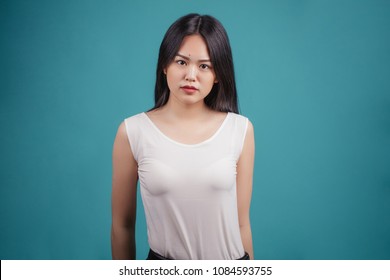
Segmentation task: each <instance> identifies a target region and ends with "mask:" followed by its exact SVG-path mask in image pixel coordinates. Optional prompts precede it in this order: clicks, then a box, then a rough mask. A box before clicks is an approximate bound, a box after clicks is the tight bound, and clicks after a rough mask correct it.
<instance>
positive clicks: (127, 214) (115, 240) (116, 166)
mask: <svg viewBox="0 0 390 280" xmlns="http://www.w3.org/2000/svg"><path fill="white" fill-rule="evenodd" d="M137 170H138V166H137V162H136V161H135V159H134V156H133V153H132V152H131V148H130V144H129V141H128V138H127V133H126V127H125V123H124V122H122V123H121V124H120V126H119V128H118V132H117V134H116V137H115V141H114V148H113V153H112V206H111V207H112V226H111V252H112V258H113V259H135V256H136V254H135V251H136V250H135V218H136V209H137V204H136V202H137V180H138V175H137Z"/></svg>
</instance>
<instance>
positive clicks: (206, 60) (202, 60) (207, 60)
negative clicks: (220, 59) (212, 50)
mask: <svg viewBox="0 0 390 280" xmlns="http://www.w3.org/2000/svg"><path fill="white" fill-rule="evenodd" d="M176 56H180V57H181V58H184V59H187V60H191V58H190V57H188V56H185V55H182V54H180V53H177V54H176ZM198 62H211V60H210V59H208V58H207V59H199V60H198Z"/></svg>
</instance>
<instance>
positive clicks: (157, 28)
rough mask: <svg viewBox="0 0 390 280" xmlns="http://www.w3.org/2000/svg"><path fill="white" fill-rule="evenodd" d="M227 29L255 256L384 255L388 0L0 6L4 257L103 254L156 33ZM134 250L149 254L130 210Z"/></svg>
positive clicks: (149, 90)
mask: <svg viewBox="0 0 390 280" xmlns="http://www.w3.org/2000/svg"><path fill="white" fill-rule="evenodd" d="M189 12H198V13H202V14H204V13H205V14H211V15H214V16H215V17H217V18H218V19H219V20H220V21H221V22H222V23H223V24H224V26H225V27H226V29H227V31H228V33H229V36H230V40H231V45H232V48H233V55H234V61H235V67H236V77H237V86H238V91H239V101H240V108H241V113H242V114H243V115H246V116H247V117H249V118H250V120H251V121H252V123H253V124H254V127H255V136H256V164H255V176H254V188H253V198H252V208H251V217H252V231H253V240H254V249H255V257H256V258H257V259H390V218H389V216H390V215H389V214H390V172H389V171H390V170H389V168H390V141H389V140H390V79H389V74H390V38H389V35H390V33H389V27H390V17H389V14H390V2H388V1H379V0H374V1H373V0H370V1H369V0H367V1H353V0H351V1H347V0H339V1H335V0H334V1H325V0H324V1H319V0H318V1H303V0H294V1H287V0H286V1H282V0H279V1H271V0H269V1H222V0H220V1H206V0H203V1H202V0H199V1H182V0H177V1H173V0H171V1H124V0H122V1H121V0H116V1H102V0H96V1H92V0H91V1H87V0H77V1H76V0H67V1H49V0H47V1H44V0H36V1H21V0H17V1H1V2H0V32H1V33H0V35H1V36H0V40H1V45H0V48H1V49H0V50H1V52H0V53H1V54H0V65H1V67H0V132H1V137H0V158H1V166H0V221H1V230H0V258H1V259H109V258H111V253H110V223H111V213H110V195H111V151H112V144H113V140H114V137H115V133H116V130H117V127H118V125H119V124H120V122H121V121H122V120H123V119H124V118H126V117H128V116H130V115H133V114H136V113H139V112H141V111H145V110H147V109H149V108H151V107H152V105H153V88H154V73H155V66H156V61H157V53H158V48H159V44H160V42H161V40H162V37H163V35H164V33H165V31H166V29H167V28H168V27H169V25H170V24H171V23H172V22H173V21H174V20H176V19H177V18H178V17H180V16H182V15H184V14H187V13H189ZM137 219H138V220H137V232H136V234H137V252H138V253H137V257H138V258H139V259H144V258H145V257H146V254H147V250H148V245H147V238H146V226H145V220H144V219H145V218H144V213H143V209H142V205H141V203H139V204H138V218H137Z"/></svg>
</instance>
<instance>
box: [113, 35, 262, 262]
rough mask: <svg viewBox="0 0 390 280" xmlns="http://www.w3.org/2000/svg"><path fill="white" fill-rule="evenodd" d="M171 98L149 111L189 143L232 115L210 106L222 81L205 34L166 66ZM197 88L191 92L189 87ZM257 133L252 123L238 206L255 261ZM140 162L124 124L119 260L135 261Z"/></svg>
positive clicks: (119, 145)
mask: <svg viewBox="0 0 390 280" xmlns="http://www.w3.org/2000/svg"><path fill="white" fill-rule="evenodd" d="M164 73H165V74H166V76H167V82H168V87H169V89H170V96H169V99H168V102H167V104H166V105H164V106H163V107H161V108H158V109H156V110H154V111H151V112H148V113H147V115H148V117H149V118H150V119H151V120H152V121H153V122H154V124H155V125H156V126H157V127H158V128H159V129H160V130H161V131H162V132H163V133H164V134H165V135H167V136H168V137H170V138H171V139H174V140H175V141H177V142H180V143H184V144H196V143H200V142H202V141H204V140H206V139H208V138H210V137H211V136H212V135H213V134H214V133H215V131H216V130H217V129H218V128H219V127H220V126H221V124H222V122H223V121H224V119H225V118H226V113H223V112H216V111H213V110H211V109H209V108H208V107H207V106H206V105H205V103H204V98H205V97H206V96H207V95H208V94H209V93H210V91H211V89H212V87H213V84H214V83H217V82H218V81H217V80H216V77H215V73H214V70H213V67H212V64H211V62H210V56H209V53H208V49H207V45H206V43H205V41H204V39H203V38H202V37H201V36H200V35H190V36H187V37H185V38H184V40H183V42H182V44H181V46H180V48H179V51H178V54H177V56H176V57H175V58H174V60H173V61H172V62H171V63H170V64H169V65H168V66H167V68H166V69H164ZM184 86H193V87H195V88H196V90H194V91H191V92H188V91H186V90H185V89H184V88H183V87H184ZM254 149H255V144H254V132H253V126H252V124H251V123H249V125H248V129H247V133H246V137H245V141H244V147H243V150H242V153H241V156H240V159H239V161H238V163H237V204H238V217H239V225H240V232H241V239H242V243H243V246H244V249H245V251H246V252H248V254H249V256H250V258H251V259H253V258H254V255H253V245H252V233H251V226H250V219H249V208H250V201H251V195H252V177H253V165H254V154H255V150H254ZM137 181H138V176H137V162H136V161H135V159H134V157H133V154H132V152H131V147H130V145H129V141H128V139H127V135H126V129H125V125H124V123H121V124H120V126H119V128H118V132H117V135H116V138H115V142H114V147H113V177H112V229H111V247H112V257H113V259H135V257H136V248H135V217H136V196H137V188H136V186H137Z"/></svg>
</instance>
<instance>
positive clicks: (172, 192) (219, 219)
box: [125, 113, 248, 260]
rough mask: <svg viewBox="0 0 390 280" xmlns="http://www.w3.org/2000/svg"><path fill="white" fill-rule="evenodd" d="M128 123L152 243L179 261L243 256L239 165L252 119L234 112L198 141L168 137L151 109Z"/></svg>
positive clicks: (154, 246) (152, 245)
mask: <svg viewBox="0 0 390 280" xmlns="http://www.w3.org/2000/svg"><path fill="white" fill-rule="evenodd" d="M125 125H126V130H127V136H128V139H129V142H130V146H131V150H132V152H133V155H134V158H135V160H136V161H137V163H138V176H139V180H140V189H141V197H142V201H143V205H144V209H145V216H146V223H147V228H148V240H149V245H150V248H151V249H152V250H153V251H155V252H157V253H158V254H160V255H162V256H164V257H167V258H171V259H177V260H180V259H194V260H197V259H199V260H201V259H202V260H208V259H215V260H219V259H220V260H229V259H238V258H240V257H242V256H243V255H244V253H245V252H244V248H243V245H242V241H241V236H240V229H239V223H238V213H237V212H238V211H237V195H236V174H237V171H236V167H237V161H238V159H239V157H240V154H241V150H242V147H243V143H244V138H245V134H246V130H247V126H248V119H247V118H245V117H243V116H241V115H238V114H234V113H228V114H227V116H226V118H225V120H224V121H223V123H222V125H221V126H220V127H219V129H218V130H217V131H216V132H215V133H214V135H213V136H212V137H211V138H209V139H207V140H206V141H203V142H201V143H199V144H194V145H188V144H182V143H179V142H176V141H174V140H172V139H171V138H169V137H167V136H166V135H165V134H163V133H162V132H161V131H160V130H159V129H158V128H157V126H155V125H154V123H153V122H152V121H151V120H150V119H149V117H148V116H147V115H146V114H145V113H141V114H138V115H135V116H132V117H130V118H127V119H125Z"/></svg>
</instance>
